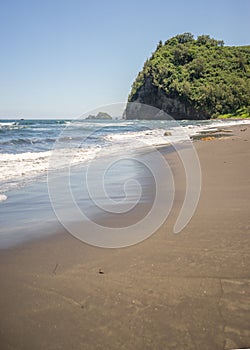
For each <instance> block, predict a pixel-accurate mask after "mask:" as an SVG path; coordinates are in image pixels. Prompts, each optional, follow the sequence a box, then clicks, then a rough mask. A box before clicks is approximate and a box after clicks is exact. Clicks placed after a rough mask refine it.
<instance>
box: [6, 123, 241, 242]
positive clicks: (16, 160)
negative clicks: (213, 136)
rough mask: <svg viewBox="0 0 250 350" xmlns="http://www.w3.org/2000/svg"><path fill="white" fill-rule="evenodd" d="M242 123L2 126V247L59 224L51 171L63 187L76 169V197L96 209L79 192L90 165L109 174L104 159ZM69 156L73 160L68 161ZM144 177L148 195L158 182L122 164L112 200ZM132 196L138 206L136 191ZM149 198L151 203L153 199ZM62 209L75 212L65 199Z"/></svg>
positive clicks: (112, 181)
mask: <svg viewBox="0 0 250 350" xmlns="http://www.w3.org/2000/svg"><path fill="white" fill-rule="evenodd" d="M236 123H237V122H235V121H213V120H209V121H180V122H178V125H177V124H176V123H175V122H172V121H167V120H166V121H162V120H156V121H143V120H140V121H138V120H122V119H120V120H100V121H97V120H95V121H93V120H84V119H83V120H79V119H78V120H76V121H74V120H73V121H71V120H67V119H65V120H62V119H53V120H47V119H43V120H35V119H34V120H8V119H6V120H3V119H2V120H0V166H1V171H0V247H5V246H9V245H11V244H13V242H19V241H22V240H25V239H26V238H29V237H30V236H34V231H36V232H38V231H39V230H38V229H34V228H35V227H36V228H38V227H40V226H41V227H42V228H43V229H41V232H42V231H43V232H44V231H46V230H45V226H46V225H50V223H52V222H53V223H54V224H55V223H56V222H57V218H56V216H55V214H54V212H53V210H52V206H51V204H50V198H49V196H48V189H47V187H48V186H47V173H48V171H50V172H51V171H52V172H53V171H54V173H55V175H54V179H53V177H51V178H52V180H51V181H52V182H53V181H54V183H55V186H59V182H60V179H59V177H58V176H57V175H58V174H60V177H62V173H63V170H62V169H65V168H66V169H67V168H68V165H69V164H68V163H69V162H70V166H71V167H72V169H74V170H73V171H72V191H73V192H75V194H76V197H77V196H78V200H79V203H81V205H84V206H85V208H90V207H91V205H90V202H89V194H88V193H87V191H85V192H84V193H81V194H79V191H78V184H79V179H81V178H82V177H83V174H86V169H87V167H88V166H89V164H92V165H93V162H95V163H96V164H99V167H98V166H97V167H96V169H97V170H96V171H97V172H98V171H99V170H100V171H101V170H103V169H102V164H103V159H104V158H106V159H107V158H112V157H115V156H116V157H117V155H120V154H123V153H124V151H126V154H127V155H130V154H134V153H137V152H140V151H142V150H143V152H146V151H148V150H150V149H151V148H154V147H159V146H164V145H167V144H174V143H175V142H185V141H186V140H187V138H189V137H190V136H192V135H195V134H197V133H199V132H200V131H201V130H204V129H208V128H214V127H217V126H221V127H222V126H225V125H227V126H228V125H229V126H230V125H233V124H236ZM165 131H168V132H169V133H170V134H169V136H164V133H165ZM55 149H56V151H55ZM58 150H59V151H60V152H61V153H62V154H63V155H64V157H61V158H62V159H64V161H58V162H57V161H53V162H52V161H51V159H53V154H55V152H58ZM72 150H73V153H72ZM67 154H69V157H65V155H67ZM72 154H73V156H72ZM61 158H60V159H61ZM128 158H129V157H128ZM98 162H99V163H98ZM104 170H105V169H104ZM142 174H144V180H145V181H144V182H143V184H144V190H145V193H147V189H148V188H149V184H151V183H152V179H149V178H150V176H148V175H145V174H146V173H145V171H144V170H143V167H141V165H140V164H138V162H135V161H133V160H131V159H127V161H124V162H122V163H121V164H118V163H117V167H116V168H114V170H113V171H110V177H109V178H108V186H107V191H108V192H109V196H110V197H112V196H113V198H114V199H115V198H116V197H121V196H122V195H123V188H122V185H121V184H123V183H124V181H126V179H128V178H131V177H137V178H138V177H142V176H143V175H142ZM65 176H66V175H65ZM94 177H95V176H94ZM73 179H74V180H73ZM93 181H95V179H93ZM130 192H131V193H130V195H131V200H132V199H133V191H130ZM149 197H150V196H148V198H149ZM143 198H144V200H147V196H144V197H143V196H142V199H143ZM62 205H63V206H65V211H66V212H69V208H67V203H65V201H64V198H63V197H62Z"/></svg>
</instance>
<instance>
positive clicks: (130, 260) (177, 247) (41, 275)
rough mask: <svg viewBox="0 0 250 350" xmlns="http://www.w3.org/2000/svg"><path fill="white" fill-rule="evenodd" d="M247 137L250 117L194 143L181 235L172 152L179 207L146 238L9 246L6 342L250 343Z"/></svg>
mask: <svg viewBox="0 0 250 350" xmlns="http://www.w3.org/2000/svg"><path fill="white" fill-rule="evenodd" d="M245 128H247V130H245V131H241V130H243V129H245ZM249 144H250V127H249V126H247V127H245V126H244V127H243V126H239V127H235V128H234V135H230V136H229V137H228V138H225V139H212V140H210V139H209V140H208V141H197V142H196V143H195V146H196V149H197V151H198V154H199V157H200V162H201V168H202V175H203V186H202V193H201V199H200V202H199V205H198V208H197V210H196V212H195V215H194V216H193V218H192V220H191V221H190V223H189V224H188V226H187V227H186V228H185V229H184V231H183V232H181V233H180V234H179V235H174V234H173V233H172V227H173V224H174V222H175V217H176V213H177V212H178V210H179V206H180V204H181V199H182V195H183V190H184V187H185V185H184V178H183V175H180V174H181V173H182V172H181V171H180V164H178V157H177V156H176V155H174V154H171V155H169V161H170V162H172V164H173V165H174V167H175V172H176V175H177V176H176V181H177V183H178V193H177V199H176V202H175V206H174V210H173V213H172V215H171V216H170V218H169V219H168V220H167V222H166V223H165V224H164V225H163V226H162V227H161V229H160V230H158V232H157V233H155V234H154V235H153V236H152V237H151V238H149V239H147V240H146V241H144V242H142V243H140V244H137V245H135V246H132V247H129V248H124V249H114V250H111V249H100V248H94V247H91V246H88V245H85V244H83V243H81V242H79V241H78V240H76V239H74V238H73V237H71V236H70V235H69V234H66V233H65V232H64V233H63V232H62V233H61V234H60V235H56V236H53V237H51V238H49V239H48V238H46V239H44V240H40V241H35V242H31V243H28V244H25V245H24V246H22V247H19V248H15V249H10V250H7V251H2V252H1V253H0V280H1V294H0V311H1V318H0V348H1V350H5V349H18V350H19V349H25V350H28V349H32V350H39V349H46V350H50V349H66V350H68V349H87V350H91V349H110V350H111V349H131V350H132V349H133V350H140V349H142V350H146V349H150V350H151V349H156V350H161V349H162V350H163V349H164V350H165V349H185V350H186V349H202V350H206V349H208V350H216V349H231V348H244V347H245V348H250V312H249V311H250V264H249V259H250V248H249V243H250V215H249V214H250V203H249V198H250V149H249ZM178 169H179V170H178ZM62 231H63V230H62ZM99 269H101V271H102V272H104V273H101V274H100V273H99Z"/></svg>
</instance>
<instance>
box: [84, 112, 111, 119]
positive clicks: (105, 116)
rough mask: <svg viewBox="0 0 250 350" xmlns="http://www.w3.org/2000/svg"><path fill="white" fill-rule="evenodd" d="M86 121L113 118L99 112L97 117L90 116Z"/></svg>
mask: <svg viewBox="0 0 250 350" xmlns="http://www.w3.org/2000/svg"><path fill="white" fill-rule="evenodd" d="M86 119H92V120H93V119H99V120H100V119H112V117H111V116H110V115H109V114H108V113H105V112H99V113H98V114H97V115H92V114H90V115H89V116H88V117H87V118H86Z"/></svg>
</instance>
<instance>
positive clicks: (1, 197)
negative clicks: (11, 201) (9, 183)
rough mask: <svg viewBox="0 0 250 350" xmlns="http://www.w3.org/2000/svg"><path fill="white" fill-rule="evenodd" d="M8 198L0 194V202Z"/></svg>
mask: <svg viewBox="0 0 250 350" xmlns="http://www.w3.org/2000/svg"><path fill="white" fill-rule="evenodd" d="M7 198H8V197H7V196H6V195H5V194H0V202H4V201H6V199H7Z"/></svg>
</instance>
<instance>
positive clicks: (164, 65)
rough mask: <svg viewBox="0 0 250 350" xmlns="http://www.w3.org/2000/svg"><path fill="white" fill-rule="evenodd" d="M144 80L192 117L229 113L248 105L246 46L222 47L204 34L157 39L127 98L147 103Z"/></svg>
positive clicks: (249, 70) (249, 51)
mask: <svg viewBox="0 0 250 350" xmlns="http://www.w3.org/2000/svg"><path fill="white" fill-rule="evenodd" d="M150 84H151V85H152V94H157V93H158V94H161V96H163V95H164V96H166V97H167V98H168V99H175V100H178V101H179V103H182V104H185V107H186V106H187V107H190V110H192V111H196V112H197V115H198V116H199V115H200V116H203V117H205V118H209V117H216V116H218V115H221V114H226V113H235V111H236V110H238V109H241V108H244V107H248V106H250V46H239V47H230V46H224V42H223V41H222V40H216V39H214V38H211V37H210V36H209V35H200V36H198V37H197V39H195V38H194V36H193V35H192V34H191V33H184V34H179V35H176V36H175V37H173V38H170V39H169V40H167V41H166V42H165V43H164V44H163V43H162V42H161V41H160V42H159V44H158V46H157V49H156V51H155V52H154V53H153V54H152V56H151V58H150V59H148V60H147V61H146V62H145V64H144V67H143V69H142V71H141V72H140V73H139V74H138V76H137V78H136V80H135V82H134V84H133V86H132V90H131V93H130V95H129V99H128V100H129V102H133V101H138V102H141V103H148V104H149V103H150V98H149V97H148V95H149V90H148V86H149V85H150ZM146 85H147V93H148V94H147V99H145V98H144V97H145V94H144V91H145V86H146ZM154 101H160V99H157V98H152V105H154V106H155V107H158V108H160V109H161V105H155V102H154ZM159 103H160V102H159ZM185 110H186V108H185ZM166 112H168V110H166ZM185 117H186V116H185V115H183V118H185Z"/></svg>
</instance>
